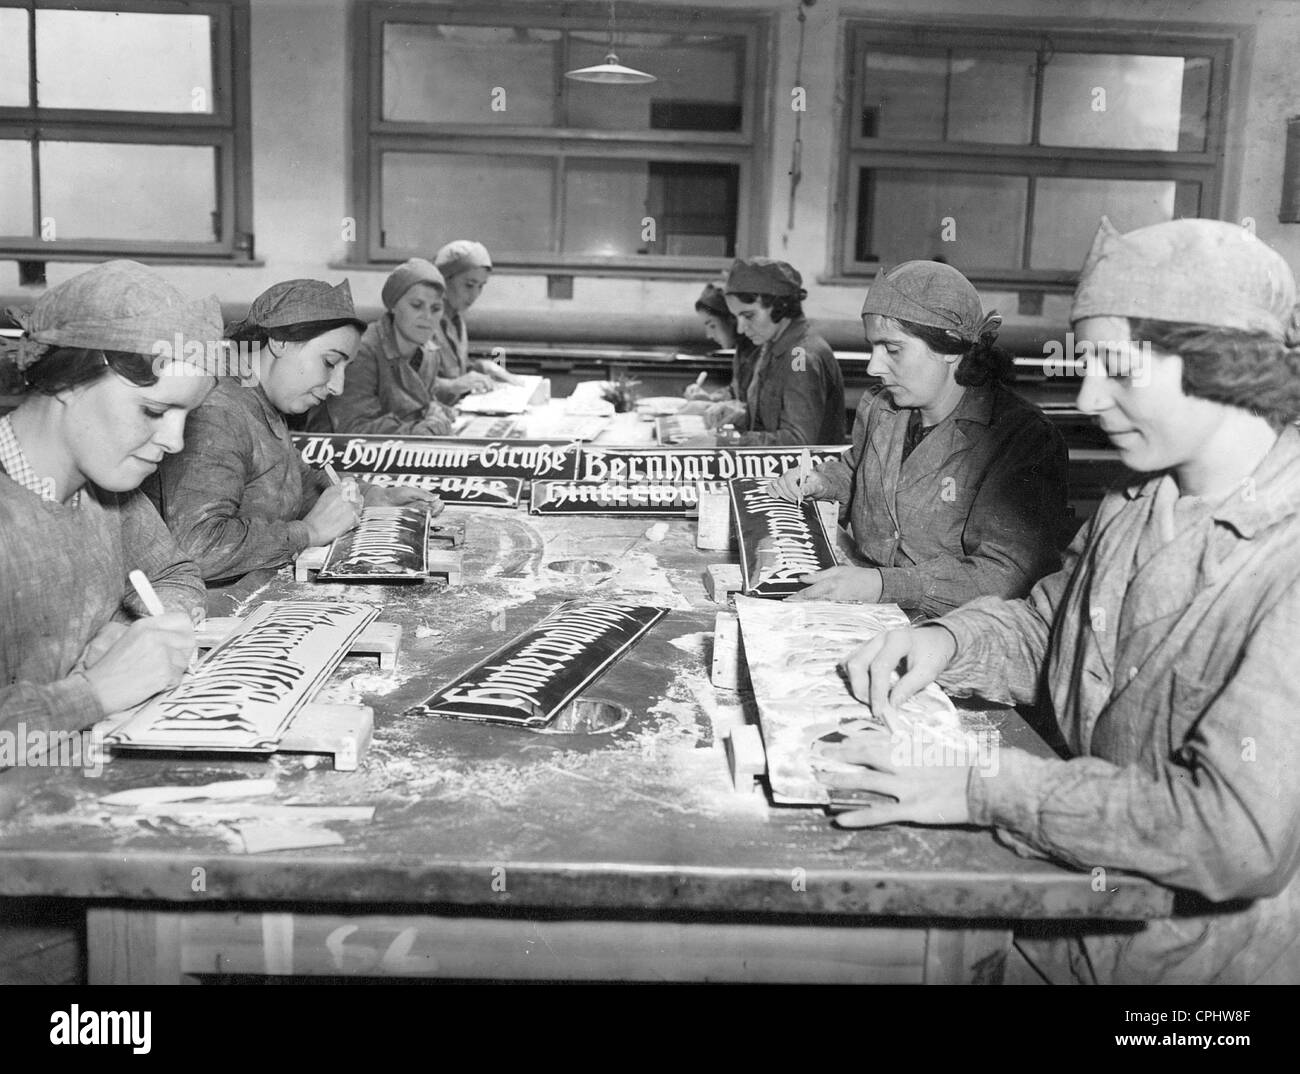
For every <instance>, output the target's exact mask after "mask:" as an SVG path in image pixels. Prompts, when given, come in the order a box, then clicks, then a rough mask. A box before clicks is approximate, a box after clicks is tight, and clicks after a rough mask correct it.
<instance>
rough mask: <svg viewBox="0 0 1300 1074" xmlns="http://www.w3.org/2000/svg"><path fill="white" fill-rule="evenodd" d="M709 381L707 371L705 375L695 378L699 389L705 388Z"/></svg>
mask: <svg viewBox="0 0 1300 1074" xmlns="http://www.w3.org/2000/svg"><path fill="white" fill-rule="evenodd" d="M708 379H709V371H708V370H707V369H706V370H705V371H704V372H703V373H701V374H700V375H699V376H698V377H696V378H695V386H696V387H697V388H700V387H703V386H704V382H705V381H706V380H708Z"/></svg>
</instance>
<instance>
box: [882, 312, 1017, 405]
mask: <svg viewBox="0 0 1300 1074" xmlns="http://www.w3.org/2000/svg"><path fill="white" fill-rule="evenodd" d="M896 320H897V318H896ZM897 323H898V326H899V327H900V328H901V329H902V330H903V331H904V332H906V333H907V334H908V335H909V336H915V337H916V338H917V339H919V340H920V341H921V342H922V343H924V344H925V345H926V346H927V347H929V348H930V350H932V351H934V352H935V353H936V354H960V355H961V356H962V357H961V361H960V362H958V363H957V370H956V373H955V374H954V376H955V377H956V379H957V383H958V384H962V385H965V386H966V387H970V388H978V387H980V386H982V385H985V384H1010V383H1011V382H1012V381H1013V380H1015V376H1016V363H1015V361H1014V359H1013V358H1012V357H1011V353H1010V352H1009V351H1007V350H1006V349H1005V348H1004V347H999V346H998V345H997V344H996V343H994V342H993V340H994V339H995V338H996V337H994V336H981V337H980V338H979V339H978V340H976V341H975V342H974V343H971V342H969V341H968V340H964V339H961V338H959V337H958V336H955V335H953V334H951V333H950V332H948V330H947V329H944V328H935V327H933V326H931V325H928V324H916V323H914V322H913V321H903V320H898V322H897Z"/></svg>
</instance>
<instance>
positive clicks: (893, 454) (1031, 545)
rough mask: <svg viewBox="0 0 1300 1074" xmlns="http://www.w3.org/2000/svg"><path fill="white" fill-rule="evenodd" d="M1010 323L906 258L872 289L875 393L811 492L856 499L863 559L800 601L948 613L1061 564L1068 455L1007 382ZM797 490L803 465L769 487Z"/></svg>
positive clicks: (1011, 590) (954, 274) (961, 281)
mask: <svg viewBox="0 0 1300 1074" xmlns="http://www.w3.org/2000/svg"><path fill="white" fill-rule="evenodd" d="M1000 324H1001V318H1000V317H998V316H997V314H995V313H991V314H989V315H988V316H985V314H984V310H983V307H982V306H981V304H980V297H979V294H978V293H977V292H976V290H975V288H974V287H973V286H972V285H971V283H970V281H969V280H967V279H966V277H965V276H963V275H962V274H961V273H960V272H958V271H957V270H956V269H954V268H952V267H950V266H948V265H944V264H940V263H939V262H937V261H908V262H905V263H904V264H901V265H898V266H896V267H895V268H893V269H890V270H889V271H888V272H882V273H881V274H880V276H879V277H877V279H876V282H875V283H873V284H872V285H871V287H870V289H869V290H868V291H867V298H866V302H865V303H864V304H863V306H862V325H863V328H864V330H865V331H866V337H867V343H868V344H869V346H870V347H871V361H870V363H869V364H868V365H867V372H868V373H869V374H871V375H872V376H875V377H879V378H880V380H881V382H882V387H881V388H880V389H879V390H878V391H877V392H875V393H874V394H873V393H871V392H867V393H866V394H864V395H863V397H862V402H861V403H860V404H859V406H858V413H857V418H856V420H855V421H854V424H853V444H852V447H850V448H849V450H848V451H847V452H845V454H844V456H843V457H842V458H840V459H835V460H832V461H830V462H827V463H823V464H822V465H821V466H820V467H818V468H817V470H816V471H815V472H814V473H813V474H812V476H811V478H809V480H808V483H807V487H806V488H804V489H803V490H802V492H803V495H806V496H810V497H812V498H814V499H822V500H838V501H839V502H840V503H841V504H845V505H847V508H848V511H849V518H850V521H851V526H852V532H853V538H854V542H855V544H856V545H857V550H858V552H859V553H860V554H861V556H862V557H863V558H864V559H865V560H866V561H867V564H869V565H868V566H842V567H832V568H831V569H829V570H825V571H821V572H820V573H818V574H815V575H810V576H808V577H809V578H810V579H811V581H812V584H811V585H810V586H809V587H808V588H807V589H805V590H803V591H802V592H800V593H798V594H797V595H796V596H795V597H794V598H792V599H796V600H818V599H829V600H859V601H868V602H875V601H883V602H887V603H895V604H898V605H899V606H900V607H902V608H903V609H904V610H906V611H909V612H915V613H919V614H921V615H924V616H927V617H930V616H937V615H942V614H943V613H944V612H947V611H951V610H952V609H954V608H957V607H960V606H961V605H962V604H965V603H966V602H967V601H968V600H973V599H974V598H976V597H979V596H986V595H992V596H998V597H1020V596H1024V594H1026V593H1028V592H1029V588H1030V586H1032V585H1033V584H1034V582H1036V581H1037V580H1038V579H1039V578H1041V577H1042V576H1043V575H1044V574H1047V573H1049V572H1051V571H1054V570H1056V569H1057V567H1059V566H1060V562H1061V561H1060V556H1059V554H1058V551H1057V549H1058V547H1059V544H1060V543H1061V541H1062V537H1063V533H1062V529H1063V525H1064V522H1065V517H1066V484H1067V479H1068V470H1069V454H1068V451H1067V449H1066V446H1065V441H1064V440H1063V439H1062V437H1061V434H1060V433H1059V432H1058V431H1057V429H1056V427H1055V426H1054V425H1053V424H1052V422H1051V421H1050V419H1048V418H1047V416H1046V415H1044V414H1043V412H1042V411H1041V410H1039V409H1038V408H1037V407H1036V406H1034V405H1033V404H1031V403H1028V402H1026V401H1025V400H1023V399H1021V398H1020V396H1018V395H1016V394H1015V393H1014V392H1012V391H1011V390H1010V389H1008V388H1006V387H1005V386H1004V385H1003V380H1004V378H1006V377H1007V376H1009V374H1010V371H1011V358H1010V356H1009V355H1008V354H1007V353H1006V352H1005V351H1003V350H1002V349H1001V348H998V347H996V346H994V340H995V339H996V337H997V330H998V326H999V325H1000ZM771 487H772V491H774V492H775V493H777V494H778V495H780V496H783V497H784V498H786V499H790V500H794V499H797V498H798V497H799V495H800V489H799V480H798V471H797V470H788V471H786V473H784V474H782V475H781V477H780V478H778V479H777V480H776V481H774V482H773V483H772V486H771Z"/></svg>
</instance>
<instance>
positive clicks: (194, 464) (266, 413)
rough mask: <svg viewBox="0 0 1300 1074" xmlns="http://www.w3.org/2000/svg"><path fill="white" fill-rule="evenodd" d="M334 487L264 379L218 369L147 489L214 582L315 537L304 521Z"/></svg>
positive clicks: (272, 563) (284, 557)
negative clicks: (308, 455) (309, 459)
mask: <svg viewBox="0 0 1300 1074" xmlns="http://www.w3.org/2000/svg"><path fill="white" fill-rule="evenodd" d="M328 487H329V477H328V476H327V475H326V474H325V473H324V472H323V471H321V470H313V469H312V468H311V467H309V466H308V465H307V464H306V463H305V462H303V459H302V455H301V454H300V453H299V452H298V450H297V449H296V448H294V446H293V441H292V440H291V438H290V433H289V430H288V428H287V426H286V425H285V420H284V415H282V414H281V413H280V412H279V411H278V410H276V408H275V407H274V406H273V405H272V403H271V400H270V399H268V398H267V396H266V392H265V391H263V390H262V387H261V385H260V384H254V385H249V386H247V387H245V386H242V385H241V384H240V382H239V380H238V379H236V378H234V377H221V378H219V379H218V381H217V386H216V387H215V388H214V389H213V390H212V393H211V394H210V395H209V396H208V398H207V399H206V400H205V401H204V403H203V404H202V405H201V406H199V407H197V408H196V409H194V410H193V411H191V412H190V415H189V417H188V418H187V419H186V422H185V447H184V449H183V450H181V451H180V452H178V453H177V454H175V455H168V456H167V457H166V458H165V459H164V460H163V462H162V466H161V467H160V468H159V471H158V474H157V475H156V476H155V477H154V478H152V479H150V481H148V482H146V484H145V488H146V490H147V491H148V492H149V494H150V497H151V498H152V499H153V500H154V502H155V503H156V504H157V505H158V510H159V511H160V512H161V514H162V516H163V518H164V519H165V520H166V522H167V526H168V528H169V529H170V530H171V532H172V535H173V536H174V537H175V538H176V541H177V543H178V544H179V545H180V546H181V548H182V549H183V550H184V551H185V552H187V553H189V555H190V556H192V557H193V558H194V561H195V562H196V563H197V564H198V565H199V569H200V570H201V571H202V572H203V577H204V579H206V580H208V581H209V582H210V583H222V582H230V581H234V580H236V579H238V578H241V577H243V576H244V575H245V574H247V573H249V572H250V571H254V570H259V569H263V568H276V567H281V566H283V565H284V564H286V563H290V562H292V560H293V558H294V557H295V556H296V555H297V554H298V553H299V552H301V551H302V550H303V549H305V548H306V547H307V546H308V543H309V537H308V529H307V524H306V523H305V522H303V521H302V519H303V518H304V517H305V516H306V515H307V513H308V512H309V511H310V510H311V509H312V507H313V506H314V505H315V503H316V501H317V499H319V498H320V494H321V493H322V492H323V491H324V490H325V489H326V488H328Z"/></svg>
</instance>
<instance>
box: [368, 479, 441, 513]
mask: <svg viewBox="0 0 1300 1074" xmlns="http://www.w3.org/2000/svg"><path fill="white" fill-rule="evenodd" d="M408 503H420V504H424V505H425V506H427V507H428V509H429V514H430V515H439V514H441V513H442V508H443V502H442V500H440V499H439V498H438V497H437V495H435V494H434V493H432V492H429V491H427V490H425V489H422V488H416V487H415V486H414V485H387V486H385V485H367V486H366V506H367V507H402V506H404V505H406V504H408Z"/></svg>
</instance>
